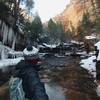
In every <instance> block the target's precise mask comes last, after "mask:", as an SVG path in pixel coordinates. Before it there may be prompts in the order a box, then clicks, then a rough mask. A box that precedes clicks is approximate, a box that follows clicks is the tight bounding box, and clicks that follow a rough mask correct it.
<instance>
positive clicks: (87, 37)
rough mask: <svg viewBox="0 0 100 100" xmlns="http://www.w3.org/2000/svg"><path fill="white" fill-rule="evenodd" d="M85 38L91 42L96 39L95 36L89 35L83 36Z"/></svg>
mask: <svg viewBox="0 0 100 100" xmlns="http://www.w3.org/2000/svg"><path fill="white" fill-rule="evenodd" d="M85 38H86V39H87V40H92V39H96V36H92V35H90V36H85Z"/></svg>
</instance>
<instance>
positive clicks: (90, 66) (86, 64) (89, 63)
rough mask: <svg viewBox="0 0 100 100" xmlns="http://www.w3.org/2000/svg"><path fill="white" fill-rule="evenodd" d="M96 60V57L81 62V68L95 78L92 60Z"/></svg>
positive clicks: (94, 67)
mask: <svg viewBox="0 0 100 100" xmlns="http://www.w3.org/2000/svg"><path fill="white" fill-rule="evenodd" d="M95 59H96V56H91V57H89V58H87V59H83V60H81V62H80V64H81V67H83V68H85V69H87V70H88V71H89V73H91V74H92V75H93V76H94V77H96V62H94V61H93V60H95Z"/></svg>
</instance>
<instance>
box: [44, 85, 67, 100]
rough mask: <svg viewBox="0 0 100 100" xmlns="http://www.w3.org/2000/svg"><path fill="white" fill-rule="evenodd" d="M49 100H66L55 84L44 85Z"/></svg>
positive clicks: (60, 89)
mask: <svg viewBox="0 0 100 100" xmlns="http://www.w3.org/2000/svg"><path fill="white" fill-rule="evenodd" d="M45 88H46V92H47V94H48V96H49V100H68V99H66V97H65V95H64V93H63V91H62V88H61V87H60V86H59V85H57V84H45Z"/></svg>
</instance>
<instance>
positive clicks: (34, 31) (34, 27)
mask: <svg viewBox="0 0 100 100" xmlns="http://www.w3.org/2000/svg"><path fill="white" fill-rule="evenodd" d="M30 30H31V37H32V41H35V42H38V41H39V38H40V36H41V34H42V33H43V26H42V22H41V19H40V17H39V16H38V15H37V16H36V17H35V18H34V20H33V22H32V23H31V29H30Z"/></svg>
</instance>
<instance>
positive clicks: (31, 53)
mask: <svg viewBox="0 0 100 100" xmlns="http://www.w3.org/2000/svg"><path fill="white" fill-rule="evenodd" d="M32 47H33V50H32V51H28V50H27V49H26V48H25V49H24V50H23V53H24V54H25V55H33V54H36V53H38V51H39V50H38V49H37V48H35V47H34V46H32Z"/></svg>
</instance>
